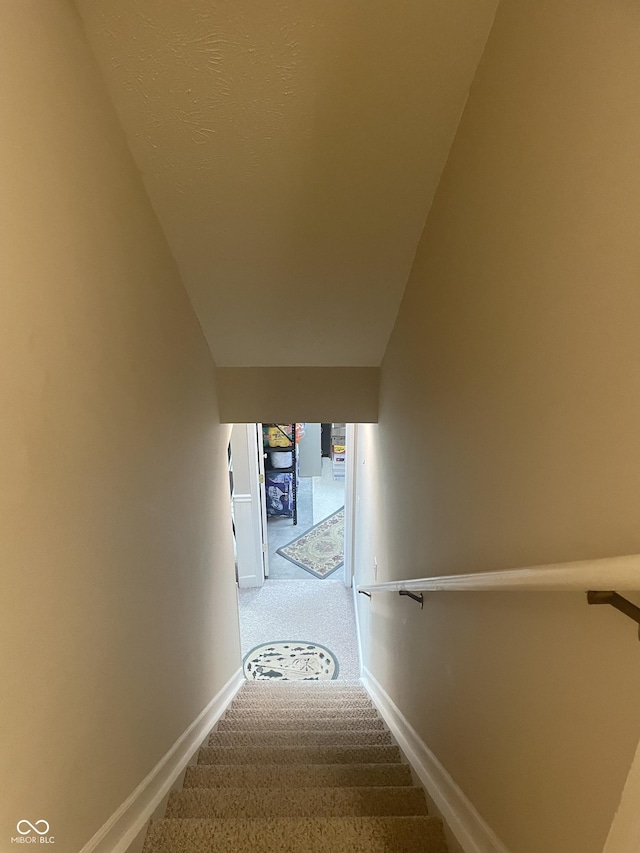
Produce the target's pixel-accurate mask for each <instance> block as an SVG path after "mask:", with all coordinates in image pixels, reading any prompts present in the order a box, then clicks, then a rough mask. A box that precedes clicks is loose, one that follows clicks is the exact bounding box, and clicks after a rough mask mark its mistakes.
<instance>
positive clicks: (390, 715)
mask: <svg viewBox="0 0 640 853" xmlns="http://www.w3.org/2000/svg"><path fill="white" fill-rule="evenodd" d="M362 683H363V685H364V687H365V688H366V690H367V692H368V693H369V695H370V696H371V699H372V701H373V703H374V705H375V706H376V707H377V709H378V710H379V711H380V714H381V715H382V717H383V718H384V720H385V722H386V724H387V725H388V726H389V728H390V730H391V733H392V734H393V736H394V737H395V739H396V740H397V741H398V744H399V745H400V749H401V750H402V751H403V752H404V754H405V755H406V756H407V758H408V760H409V764H411V766H412V767H413V769H414V770H415V772H416V773H417V775H418V777H419V778H420V781H421V782H422V784H423V785H424V787H425V788H426V789H427V792H428V794H429V796H430V797H431V799H432V800H433V802H434V803H435V805H436V807H437V809H438V810H439V811H440V813H441V815H442V817H443V819H444V821H445V823H446V824H447V825H448V827H449V829H450V830H451V832H452V833H453V835H454V836H455V838H456V840H457V841H458V843H459V844H460V846H461V847H462V849H463V850H464V853H509V851H508V849H507V848H506V847H505V846H504V844H503V843H502V842H501V841H500V839H499V838H498V837H497V835H496V834H495V833H494V832H493V830H492V829H491V827H490V826H489V825H488V824H487V823H486V821H485V820H484V818H483V817H482V816H481V815H480V814H479V812H478V811H476V809H475V807H474V805H473V803H472V802H471V801H470V800H469V799H468V797H467V796H466V794H465V793H464V792H463V791H462V789H461V788H460V787H459V786H458V785H457V784H456V783H455V782H454V780H453V779H452V778H451V776H450V775H449V774H448V773H447V771H446V770H445V768H444V767H443V766H442V764H441V763H440V762H439V761H438V759H437V758H436V756H435V755H434V754H433V753H432V752H431V750H430V749H429V747H428V746H427V745H426V744H425V742H424V741H423V740H422V739H421V738H420V736H419V735H418V733H417V732H416V730H415V729H414V728H413V727H412V726H411V725H410V723H409V721H408V720H407V718H406V717H405V716H404V714H403V713H402V712H401V711H400V709H399V708H398V707H397V705H396V704H395V703H394V702H393V700H392V699H391V698H390V696H389V695H388V693H387V692H386V691H385V689H384V688H383V687H382V685H381V684H379V682H378V681H376V679H375V678H374V677H373V675H372V674H371V673H370V672H369V670H368V669H367V668H366V667H365V668H364V675H363V677H362Z"/></svg>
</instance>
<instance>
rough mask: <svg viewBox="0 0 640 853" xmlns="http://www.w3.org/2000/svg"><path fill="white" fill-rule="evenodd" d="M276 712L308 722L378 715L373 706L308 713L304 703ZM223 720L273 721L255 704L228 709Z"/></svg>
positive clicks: (376, 718)
mask: <svg viewBox="0 0 640 853" xmlns="http://www.w3.org/2000/svg"><path fill="white" fill-rule="evenodd" d="M274 713H275V714H277V719H279V720H282V719H289V720H306V721H307V722H308V723H310V724H311V723H313V720H314V719H318V718H321V717H322V718H324V717H330V718H332V719H334V720H336V719H339V718H341V717H356V718H362V719H373V720H379V719H380V715H379V714H378V712H377V711H376V709H375V708H373V707H371V708H346V709H342V711H341V712H340V714H339V715H337V714H336V709H335V708H327V707H324V708H320V709H316V710H315V711H314V712H313V713H310V711H309V708H308V707H307V706H305V705H296V706H288V707H286V708H285V707H282V708H278V709H276V711H275V712H274ZM224 719H225V720H230V719H231V720H252V719H256V720H267V719H268V720H271V721H273V716H272V715H271V714H266V715H265V712H264V709H261V708H260V706H256V707H255V708H245V709H242V708H233V709H229V710H228V711H227V712H226V714H225V715H224Z"/></svg>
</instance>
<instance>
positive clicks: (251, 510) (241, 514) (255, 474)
mask: <svg viewBox="0 0 640 853" xmlns="http://www.w3.org/2000/svg"><path fill="white" fill-rule="evenodd" d="M258 429H259V425H258V424H234V426H233V429H232V431H231V456H232V458H233V495H232V498H231V499H232V501H233V517H234V521H235V528H236V560H237V563H238V586H240V587H252V586H262V584H263V583H264V579H265V557H266V554H265V550H264V544H265V543H264V542H263V509H262V507H263V506H264V503H262V506H261V488H262V493H264V482H263V483H262V484H261V483H260V461H261V459H262V435H261V432H262V431H261V429H260V436H259V441H260V448H259V450H260V454H258ZM262 477H263V480H264V468H263V473H262ZM265 527H266V523H265Z"/></svg>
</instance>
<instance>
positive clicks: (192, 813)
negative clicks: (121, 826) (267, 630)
mask: <svg viewBox="0 0 640 853" xmlns="http://www.w3.org/2000/svg"><path fill="white" fill-rule="evenodd" d="M267 851H268V853H446V851H447V846H446V842H445V838H444V833H443V828H442V821H441V820H440V819H439V818H436V817H431V816H429V815H428V814H427V804H426V800H425V795H424V791H423V790H422V788H419V787H417V786H415V785H414V784H413V781H412V777H411V771H410V769H409V765H408V764H407V763H406V761H405V760H404V756H403V755H402V754H401V752H400V750H399V748H398V747H397V746H396V745H395V743H394V742H393V739H392V737H391V734H390V732H389V731H388V730H387V729H386V728H385V726H384V723H383V721H382V720H381V719H380V717H379V716H378V714H377V712H376V710H375V708H374V707H373V705H372V703H371V700H370V699H369V697H368V695H367V693H366V691H365V690H364V689H363V688H362V687H361V686H360V685H359V684H352V683H349V682H337V681H332V682H304V683H299V682H286V683H281V684H273V685H272V684H269V683H266V682H264V681H257V682H256V681H253V682H247V683H246V684H245V685H244V686H243V687H242V689H241V691H240V692H239V693H238V695H237V696H236V698H235V699H234V701H233V703H232V705H231V707H230V708H229V710H228V711H227V712H226V714H225V717H224V719H222V720H221V721H220V722H219V723H218V725H217V728H216V730H215V731H214V732H213V733H212V734H211V735H210V736H209V742H208V745H207V746H205V747H203V748H202V749H201V750H200V753H199V756H198V763H197V765H195V766H193V767H188V768H187V771H186V776H185V780H184V787H183V789H182V790H180V791H173V792H172V793H171V796H170V798H169V802H168V805H167V810H166V817H165V819H164V820H159V821H154V822H152V823H151V825H150V827H149V831H148V833H147V838H146V842H145V846H144V851H143V853H267Z"/></svg>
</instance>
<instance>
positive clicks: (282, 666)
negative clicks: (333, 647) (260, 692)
mask: <svg viewBox="0 0 640 853" xmlns="http://www.w3.org/2000/svg"><path fill="white" fill-rule="evenodd" d="M243 670H244V677H245V678H246V679H248V680H250V681H261V680H266V679H272V680H274V681H331V679H333V678H337V677H338V660H337V658H336V656H335V655H334V654H333V652H331V651H329V649H327V648H326V647H325V646H321V645H320V644H319V643H308V642H306V641H303V640H280V641H278V642H274V643H262V644H261V645H259V646H256V647H255V648H254V649H251V651H250V652H248V654H247V655H245V658H244V662H243Z"/></svg>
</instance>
